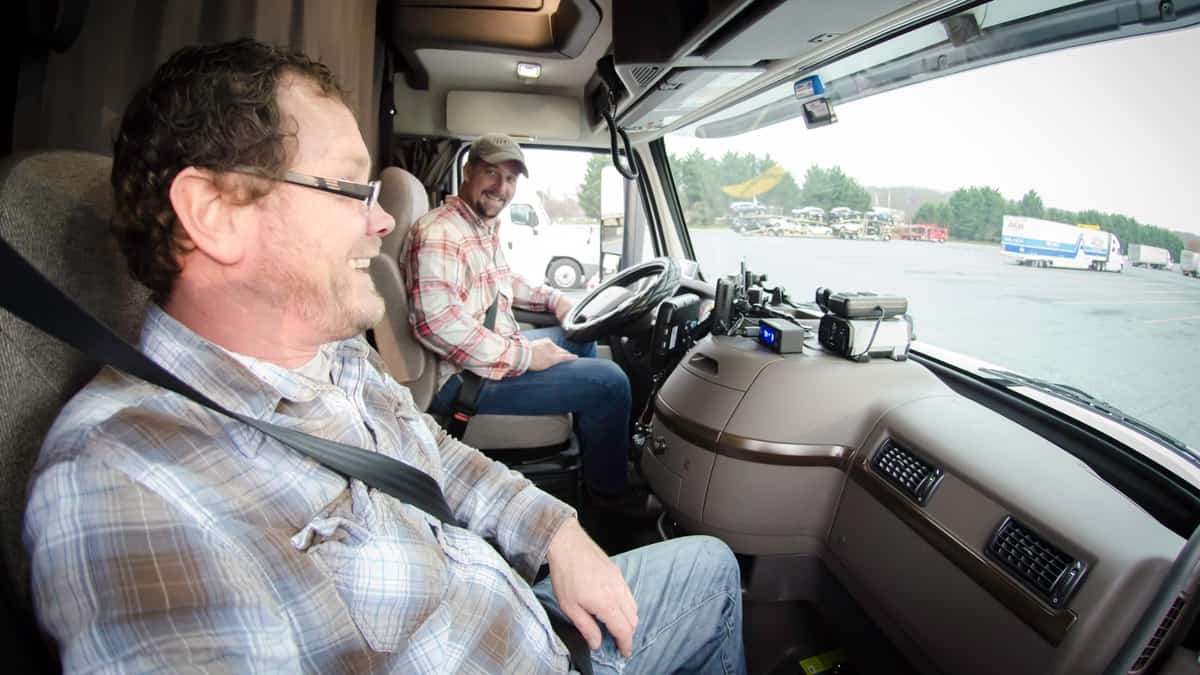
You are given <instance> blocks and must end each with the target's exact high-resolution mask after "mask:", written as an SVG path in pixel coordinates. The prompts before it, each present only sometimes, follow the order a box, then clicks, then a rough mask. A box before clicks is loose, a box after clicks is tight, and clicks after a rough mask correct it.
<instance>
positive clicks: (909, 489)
mask: <svg viewBox="0 0 1200 675" xmlns="http://www.w3.org/2000/svg"><path fill="white" fill-rule="evenodd" d="M871 468H873V469H874V470H875V472H876V473H878V474H880V475H882V476H883V477H885V478H887V479H888V481H890V482H891V483H892V484H893V485H895V486H896V487H898V488H900V489H901V490H903V491H904V492H905V493H906V494H907V495H908V496H909V497H911V498H912V499H913V500H914V501H915V502H917V503H918V504H920V505H922V506H924V505H925V503H926V502H928V501H929V495H931V494H933V489H934V488H935V487H937V484H938V481H940V480H941V479H942V470H941V469H939V468H937V467H936V466H934V465H932V464H930V463H928V462H926V461H924V460H921V459H918V458H917V456H916V455H914V454H913V453H911V452H909V451H908V450H905V449H904V448H902V447H900V446H898V445H896V444H895V443H893V442H892V441H891V439H889V440H886V441H884V442H883V445H881V446H879V450H878V451H877V452H876V453H875V457H874V458H873V459H872V460H871Z"/></svg>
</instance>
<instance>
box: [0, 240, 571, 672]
mask: <svg viewBox="0 0 1200 675" xmlns="http://www.w3.org/2000/svg"><path fill="white" fill-rule="evenodd" d="M0 289H2V290H0V307H4V308H5V309H7V310H8V311H9V312H12V314H13V315H14V316H16V317H17V318H19V319H22V320H24V321H26V322H27V323H29V324H31V325H32V326H34V327H35V328H38V329H40V330H42V331H43V332H45V333H46V334H48V335H51V336H53V337H56V338H58V339H59V340H61V341H63V342H65V343H67V344H69V345H71V346H72V347H74V348H75V349H78V350H79V351H80V352H82V353H83V354H84V355H85V356H88V357H91V358H92V359H93V360H95V361H97V362H99V363H102V364H108V365H110V366H112V367H114V368H117V369H119V370H122V371H124V372H126V373H128V374H130V375H134V376H136V377H140V378H141V379H143V380H145V381H147V382H150V383H152V384H156V385H158V386H160V387H162V388H164V389H167V390H170V391H173V392H175V393H177V394H179V395H181V396H185V397H187V398H188V399H191V400H192V401H194V402H196V403H198V404H199V405H202V406H204V407H206V408H208V409H210V410H213V411H215V412H218V413H220V414H222V415H225V416H226V417H230V418H233V419H236V420H238V421H239V422H242V423H244V424H248V425H250V426H251V427H254V428H255V429H257V430H259V431H261V432H262V433H264V434H266V435H267V436H270V437H271V438H274V439H275V440H277V441H279V442H280V443H283V444H284V445H285V446H287V447H289V448H291V449H293V450H295V451H297V452H299V453H300V454H303V455H306V456H308V457H311V458H312V459H314V460H316V461H317V462H319V463H321V464H322V465H324V466H325V467H327V468H329V469H332V470H333V471H336V472H338V473H339V474H341V475H343V476H345V477H347V478H357V479H359V480H361V481H362V482H363V483H366V484H367V485H369V486H371V487H373V488H375V489H377V490H382V491H383V492H384V493H386V494H388V495H391V496H392V497H395V498H396V499H399V500H400V501H402V502H404V503H406V504H410V505H412V506H415V507H417V508H418V509H421V510H422V511H424V512H425V513H428V514H429V515H431V516H433V517H434V518H437V519H438V520H440V521H442V522H443V523H447V524H450V525H455V526H457V527H462V524H461V523H459V522H458V520H457V519H455V517H454V513H453V512H452V511H451V510H450V505H449V504H448V503H447V502H446V496H445V495H444V494H442V488H441V486H440V485H438V483H437V481H436V480H434V479H433V477H432V476H430V475H429V474H427V473H425V472H423V471H420V470H418V469H414V468H413V467H411V466H409V465H407V464H405V463H404V462H401V461H400V460H397V459H394V458H392V457H388V456H387V455H382V454H379V453H376V452H369V451H367V450H363V449H362V448H356V447H354V446H352V445H346V444H344V443H338V442H336V441H331V440H328V439H324V438H318V437H316V436H312V435H310V434H306V433H303V432H300V431H295V430H293V429H288V428H286V427H281V426H279V425H276V424H271V423H270V422H264V421H262V420H258V419H255V418H253V417H250V416H248V415H243V414H241V413H237V412H234V411H232V410H228V409H226V408H225V407H224V406H222V405H221V404H219V403H217V402H216V401H213V400H212V399H210V398H208V397H207V396H205V395H204V394H202V393H200V392H199V391H196V390H195V389H194V388H193V387H192V386H191V385H189V384H188V383H186V382H184V381H183V380H180V379H179V378H178V377H175V376H174V375H172V374H171V373H169V372H167V370H165V369H164V368H163V367H162V366H160V365H158V364H157V363H155V362H154V361H152V360H151V359H150V357H148V356H146V355H145V354H143V353H142V352H141V351H139V350H138V349H136V348H134V347H133V346H132V345H130V344H129V343H128V342H125V341H124V340H122V339H121V338H120V337H118V336H117V335H116V334H115V333H113V332H112V331H111V330H109V328H108V327H107V326H105V325H104V324H102V323H100V321H98V320H97V319H96V318H95V317H93V316H92V315H91V314H89V313H88V312H87V311H86V310H84V309H83V308H82V307H80V306H79V305H77V304H76V303H75V301H73V300H71V299H70V298H69V297H67V295H66V293H63V292H62V291H61V290H59V288H58V287H57V286H55V285H54V284H52V283H50V280H48V279H47V278H46V277H45V276H43V275H42V273H41V272H39V271H38V270H37V269H36V268H34V267H33V265H30V264H29V263H28V262H27V261H26V260H25V259H24V258H22V257H21V255H20V254H19V253H17V252H16V251H15V250H13V248H12V247H11V246H10V245H9V244H8V242H7V241H5V240H4V239H3V238H0ZM493 307H494V305H493ZM547 614H548V615H549V616H550V618H551V625H552V626H553V627H554V631H555V632H556V633H558V636H559V638H560V639H562V641H563V644H565V645H566V647H567V649H568V650H569V651H570V653H571V660H572V662H573V663H574V665H575V667H576V668H577V669H578V670H579V672H580V673H583V675H591V672H592V668H591V665H592V662H591V654H590V652H589V650H588V646H587V642H586V641H584V639H583V636H582V635H581V634H580V633H579V631H578V630H577V629H576V628H575V626H574V625H571V624H570V623H564V622H562V621H556V617H555V616H554V613H553V612H547Z"/></svg>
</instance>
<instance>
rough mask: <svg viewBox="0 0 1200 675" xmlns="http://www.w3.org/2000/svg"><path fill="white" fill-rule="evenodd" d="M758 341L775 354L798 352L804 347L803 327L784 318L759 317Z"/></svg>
mask: <svg viewBox="0 0 1200 675" xmlns="http://www.w3.org/2000/svg"><path fill="white" fill-rule="evenodd" d="M758 341H759V342H761V343H762V344H764V345H766V346H767V347H768V348H769V349H770V350H771V351H773V352H775V353H777V354H799V353H800V352H801V351H803V349H804V327H803V326H798V325H796V324H794V323H792V322H790V321H786V320H784V319H759V320H758Z"/></svg>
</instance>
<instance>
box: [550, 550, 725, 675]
mask: <svg viewBox="0 0 1200 675" xmlns="http://www.w3.org/2000/svg"><path fill="white" fill-rule="evenodd" d="M613 562H615V563H616V564H617V567H619V568H621V573H622V574H624V575H625V581H626V582H627V583H628V584H629V588H630V590H632V591H633V598H634V600H635V601H637V611H638V626H637V630H636V631H635V632H634V635H633V654H632V655H631V656H630V658H628V659H626V658H625V657H623V656H621V652H620V651H619V650H618V649H617V643H616V641H614V640H613V638H612V636H611V635H609V634H608V631H607V630H603V627H604V624H600V626H601V629H602V630H601V632H602V635H603V640H602V642H601V645H600V649H598V650H596V651H594V652H592V670H593V671H594V672H595V673H597V675H600V674H601V673H605V674H607V673H674V672H685V673H725V674H737V675H742V674H744V673H745V672H746V659H745V652H744V647H743V644H742V594H741V584H740V581H739V579H740V575H739V571H738V566H737V559H736V558H734V557H733V552H732V551H730V550H729V547H728V546H726V545H725V543H724V542H722V541H721V540H719V539H715V538H713V537H704V536H694V537H681V538H679V539H672V540H670V541H665V542H662V543H658V544H652V545H650V546H643V547H642V548H638V549H635V550H633V551H629V552H628V553H622V554H620V555H618V556H615V557H613ZM533 592H534V593H535V594H536V595H537V596H538V599H539V600H541V601H542V604H543V605H545V606H546V610H547V611H552V612H556V613H557V614H559V615H560V616H562V618H564V619H565V618H566V616H565V615H563V614H562V612H561V611H560V610H559V609H558V602H557V600H556V599H555V597H554V589H553V588H552V587H551V585H550V578H549V577H547V578H545V579H543V580H541V581H540V582H538V583H537V584H535V585H534V587H533Z"/></svg>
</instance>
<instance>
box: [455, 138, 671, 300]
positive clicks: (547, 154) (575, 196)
mask: <svg viewBox="0 0 1200 675" xmlns="http://www.w3.org/2000/svg"><path fill="white" fill-rule="evenodd" d="M523 151H524V153H525V162H526V168H527V169H529V176H528V177H525V176H521V177H520V178H519V179H518V180H517V187H516V189H515V191H514V193H513V198H512V201H510V202H509V205H508V206H507V207H506V208H505V209H504V210H503V211H501V212H500V215H499V216H498V218H499V219H500V246H501V251H502V253H503V254H504V257H505V260H506V261H507V262H508V265H509V267H511V268H512V269H513V271H514V272H516V273H517V274H520V275H521V276H523V277H525V279H527V280H528V281H529V282H530V283H534V284H537V283H542V284H547V285H549V286H553V287H555V288H558V289H561V290H563V291H565V292H566V293H568V294H571V295H578V296H579V297H582V296H583V295H584V294H586V293H587V292H588V290H589V289H590V288H592V287H594V286H595V285H596V284H597V283H599V281H600V279H601V278H602V276H601V273H600V272H601V260H602V258H603V259H604V260H605V261H607V263H606V264H607V265H608V266H610V267H613V268H615V267H616V266H617V265H618V264H620V265H621V266H627V265H631V264H634V263H636V262H638V260H629V261H626V260H623V258H622V255H621V254H622V248H623V239H622V237H623V232H622V230H623V228H624V213H623V205H624V201H625V198H624V192H625V190H627V189H628V187H627V185H626V184H625V182H624V181H618V184H617V191H616V194H615V195H614V194H611V192H612V188H611V186H610V187H609V192H610V194H607V195H605V196H604V198H603V199H604V200H605V204H603V205H602V203H601V202H602V196H601V187H602V186H601V183H602V182H611V181H602V173H603V172H604V170H605V168H606V167H610V168H609V169H608V171H609V172H611V173H615V169H612V168H611V167H612V161H611V160H610V159H609V155H608V153H607V152H592V151H589V150H559V149H547V148H531V147H529V146H523ZM466 154H467V153H466V152H463V153H462V155H460V159H459V166H458V169H459V171H458V180H459V181H461V177H462V166H463V164H464V163H465V162H466ZM634 197H635V200H634V201H635V206H636V208H637V209H638V210H639V214H640V210H641V209H642V204H641V199H640V198H636V195H634ZM614 204H615V205H616V206H614ZM645 223H646V218H644V217H639V218H637V219H636V221H635V224H636V225H638V226H639V227H641V228H645V227H647V226H646V224H645ZM602 226H603V234H602ZM649 241H650V236H649V234H648V233H647V234H643V235H642V236H640V237H639V238H638V242H636V243H638V244H642V243H643V242H646V243H645V244H644V245H645V250H647V251H648V250H652V244H649ZM601 246H603V251H605V252H606V253H605V254H604V255H602V254H601V251H602V249H601ZM642 251H643V246H642V245H639V246H636V247H635V254H634V255H635V257H639V258H640V259H648V258H649V257H650V256H652V255H653V253H649V254H648V255H647V254H645V253H643V256H644V257H642V256H638V255H637V253H639V252H642Z"/></svg>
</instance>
